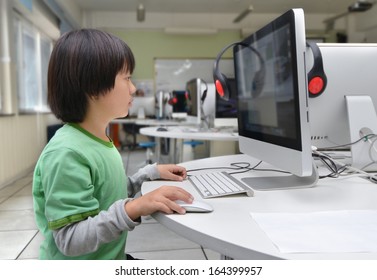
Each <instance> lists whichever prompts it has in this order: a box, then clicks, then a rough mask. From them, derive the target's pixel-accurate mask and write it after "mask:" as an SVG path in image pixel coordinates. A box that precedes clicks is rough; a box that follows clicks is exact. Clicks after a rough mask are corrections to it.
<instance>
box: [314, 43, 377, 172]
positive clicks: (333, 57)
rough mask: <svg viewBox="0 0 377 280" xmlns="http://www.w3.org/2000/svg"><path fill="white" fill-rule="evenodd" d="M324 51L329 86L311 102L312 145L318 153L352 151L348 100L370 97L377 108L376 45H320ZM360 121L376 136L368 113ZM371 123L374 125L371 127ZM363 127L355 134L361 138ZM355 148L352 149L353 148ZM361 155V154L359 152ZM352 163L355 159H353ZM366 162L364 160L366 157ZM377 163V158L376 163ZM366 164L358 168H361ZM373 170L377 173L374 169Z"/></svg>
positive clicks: (362, 113)
mask: <svg viewBox="0 0 377 280" xmlns="http://www.w3.org/2000/svg"><path fill="white" fill-rule="evenodd" d="M318 46H319V49H320V51H321V55H322V60H323V68H324V72H325V73H326V76H327V85H326V88H325V90H324V91H323V93H322V94H321V95H319V96H318V97H315V98H310V99H309V117H310V127H311V134H312V145H314V146H316V147H317V148H319V149H325V150H328V149H336V148H339V149H349V148H350V145H349V144H350V143H351V142H353V141H355V139H351V137H350V135H351V131H350V128H349V118H348V112H347V105H346V99H345V96H369V97H370V98H371V100H372V102H373V105H374V107H375V108H377V86H376V81H377V79H376V77H377V44H365V43H363V44H360V43H359V44H351V43H349V44H335V43H334V44H333V43H318ZM312 65H313V56H312V55H311V54H310V53H309V52H308V55H307V67H308V68H309V69H310V68H311V66H312ZM358 117H359V118H360V121H361V124H362V125H360V126H362V127H368V128H369V129H370V130H371V132H372V133H374V134H376V133H377V129H376V128H375V127H376V126H377V121H376V120H370V118H369V117H367V114H366V112H365V109H364V110H363V109H361V110H360V112H359V114H358ZM369 122H372V123H369ZM362 127H357V126H356V127H355V128H354V130H353V131H352V132H353V133H354V134H356V137H357V138H359V136H360V137H361V135H359V131H360V130H361V128H362ZM363 143H364V144H366V146H367V147H366V148H367V150H368V151H367V152H366V159H365V160H366V161H368V162H369V163H370V162H371V161H372V159H371V158H370V157H369V155H368V153H369V148H370V147H371V145H370V143H365V141H363V142H360V143H359V144H357V145H362V144H363ZM353 146H354V145H352V147H353ZM358 154H359V155H360V151H359V152H358ZM352 157H353V160H354V159H355V155H354V153H353V155H352ZM364 158H365V157H364ZM375 160H377V154H376V155H375V156H374V159H373V161H375ZM362 165H365V164H361V165H358V166H357V167H358V168H362V167H363V166H362ZM373 170H377V167H376V165H374V167H373Z"/></svg>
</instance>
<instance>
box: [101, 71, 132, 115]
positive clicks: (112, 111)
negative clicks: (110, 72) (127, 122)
mask: <svg viewBox="0 0 377 280" xmlns="http://www.w3.org/2000/svg"><path fill="white" fill-rule="evenodd" d="M135 91H136V88H135V86H134V85H133V83H132V81H131V75H130V73H124V72H119V73H118V75H117V76H116V78H115V84H114V88H113V89H112V90H111V91H109V92H108V93H107V94H105V95H104V96H103V97H102V98H103V101H104V103H105V104H104V105H105V108H104V109H105V110H106V112H107V115H108V116H109V117H110V118H112V119H115V118H122V117H125V116H127V115H128V109H129V107H130V106H131V103H132V98H133V96H132V95H133V94H134V93H135Z"/></svg>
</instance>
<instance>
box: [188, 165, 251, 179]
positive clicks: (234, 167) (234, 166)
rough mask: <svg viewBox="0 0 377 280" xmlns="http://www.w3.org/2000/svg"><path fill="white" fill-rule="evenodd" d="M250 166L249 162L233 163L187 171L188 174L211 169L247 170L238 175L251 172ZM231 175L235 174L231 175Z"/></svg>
mask: <svg viewBox="0 0 377 280" xmlns="http://www.w3.org/2000/svg"><path fill="white" fill-rule="evenodd" d="M243 165H244V166H243ZM249 166H250V163H248V162H233V163H231V164H230V166H219V167H205V168H196V169H189V170H186V172H187V173H189V172H195V171H202V170H211V169H231V170H240V169H245V170H244V171H241V172H236V173H242V172H246V171H249V170H251V169H250V168H249ZM229 174H234V173H229ZM189 176H190V175H189Z"/></svg>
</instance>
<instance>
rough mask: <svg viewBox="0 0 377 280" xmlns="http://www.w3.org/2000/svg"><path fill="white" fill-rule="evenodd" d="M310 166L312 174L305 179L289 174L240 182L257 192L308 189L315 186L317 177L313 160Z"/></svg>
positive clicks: (249, 178) (253, 178)
mask: <svg viewBox="0 0 377 280" xmlns="http://www.w3.org/2000/svg"><path fill="white" fill-rule="evenodd" d="M312 166H313V168H312V174H311V175H310V176H306V177H300V176H296V175H293V174H290V175H285V176H268V177H247V178H242V179H241V180H242V181H243V182H244V183H245V184H246V185H248V186H249V187H250V188H252V189H254V190H257V191H269V190H286V189H298V188H310V187H313V186H315V185H316V184H317V181H318V177H319V175H318V169H317V165H316V164H315V162H314V160H313V164H312Z"/></svg>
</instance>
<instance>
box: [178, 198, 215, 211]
mask: <svg viewBox="0 0 377 280" xmlns="http://www.w3.org/2000/svg"><path fill="white" fill-rule="evenodd" d="M176 203H177V204H179V205H180V206H181V207H183V208H185V209H186V212H196V213H208V212H212V211H213V208H212V206H211V205H209V204H208V203H205V202H203V201H200V200H194V201H193V202H192V203H191V204H190V203H186V202H184V201H182V200H177V201H176Z"/></svg>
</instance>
